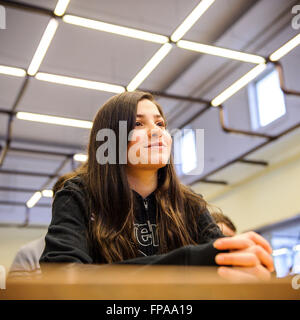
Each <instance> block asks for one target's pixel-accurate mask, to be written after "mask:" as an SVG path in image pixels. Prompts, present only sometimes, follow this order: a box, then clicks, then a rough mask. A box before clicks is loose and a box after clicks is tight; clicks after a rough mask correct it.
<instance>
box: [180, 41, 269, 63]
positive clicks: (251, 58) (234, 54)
mask: <svg viewBox="0 0 300 320" xmlns="http://www.w3.org/2000/svg"><path fill="white" fill-rule="evenodd" d="M177 46H178V47H179V48H183V49H187V50H192V51H196V52H200V53H205V54H211V55H214V56H219V57H224V58H228V59H233V60H239V61H243V62H250V63H264V62H265V61H266V60H265V58H263V57H260V56H257V55H254V54H250V53H244V52H240V51H235V50H230V49H225V48H219V47H215V46H209V45H206V44H201V43H197V42H191V41H186V40H180V41H178V42H177Z"/></svg>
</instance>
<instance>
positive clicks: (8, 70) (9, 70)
mask: <svg viewBox="0 0 300 320" xmlns="http://www.w3.org/2000/svg"><path fill="white" fill-rule="evenodd" d="M0 73H2V74H7V75H9V76H15V77H25V76H26V71H25V70H24V69H21V68H13V67H7V66H3V65H0Z"/></svg>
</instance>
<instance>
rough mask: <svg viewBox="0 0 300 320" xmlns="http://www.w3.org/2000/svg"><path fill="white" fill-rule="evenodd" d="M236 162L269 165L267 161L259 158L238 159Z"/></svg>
mask: <svg viewBox="0 0 300 320" xmlns="http://www.w3.org/2000/svg"><path fill="white" fill-rule="evenodd" d="M238 162H241V163H247V164H254V165H258V166H268V165H269V163H268V162H267V161H261V160H248V159H241V160H238Z"/></svg>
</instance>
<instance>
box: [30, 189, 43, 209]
mask: <svg viewBox="0 0 300 320" xmlns="http://www.w3.org/2000/svg"><path fill="white" fill-rule="evenodd" d="M41 197H42V193H41V192H40V191H37V192H35V193H34V194H33V196H32V197H31V198H30V199H29V200H28V201H27V202H26V206H27V207H28V208H32V207H34V206H35V205H36V204H37V203H38V201H39V200H40V199H41Z"/></svg>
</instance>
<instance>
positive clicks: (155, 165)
mask: <svg viewBox="0 0 300 320" xmlns="http://www.w3.org/2000/svg"><path fill="white" fill-rule="evenodd" d="M131 133H132V134H131V135H130V136H129V139H130V140H129V142H128V152H127V160H128V162H127V163H128V166H130V167H136V168H145V169H159V168H161V167H164V166H165V165H166V164H167V163H168V160H169V158H170V154H171V146H172V138H171V136H170V134H169V133H168V132H167V130H166V127H165V121H164V119H163V117H162V116H161V114H160V113H159V110H158V108H157V106H156V105H155V104H154V103H153V102H152V101H150V100H148V99H143V100H141V101H140V102H139V103H138V105H137V117H136V123H135V128H134V129H133V131H132V132H131Z"/></svg>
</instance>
